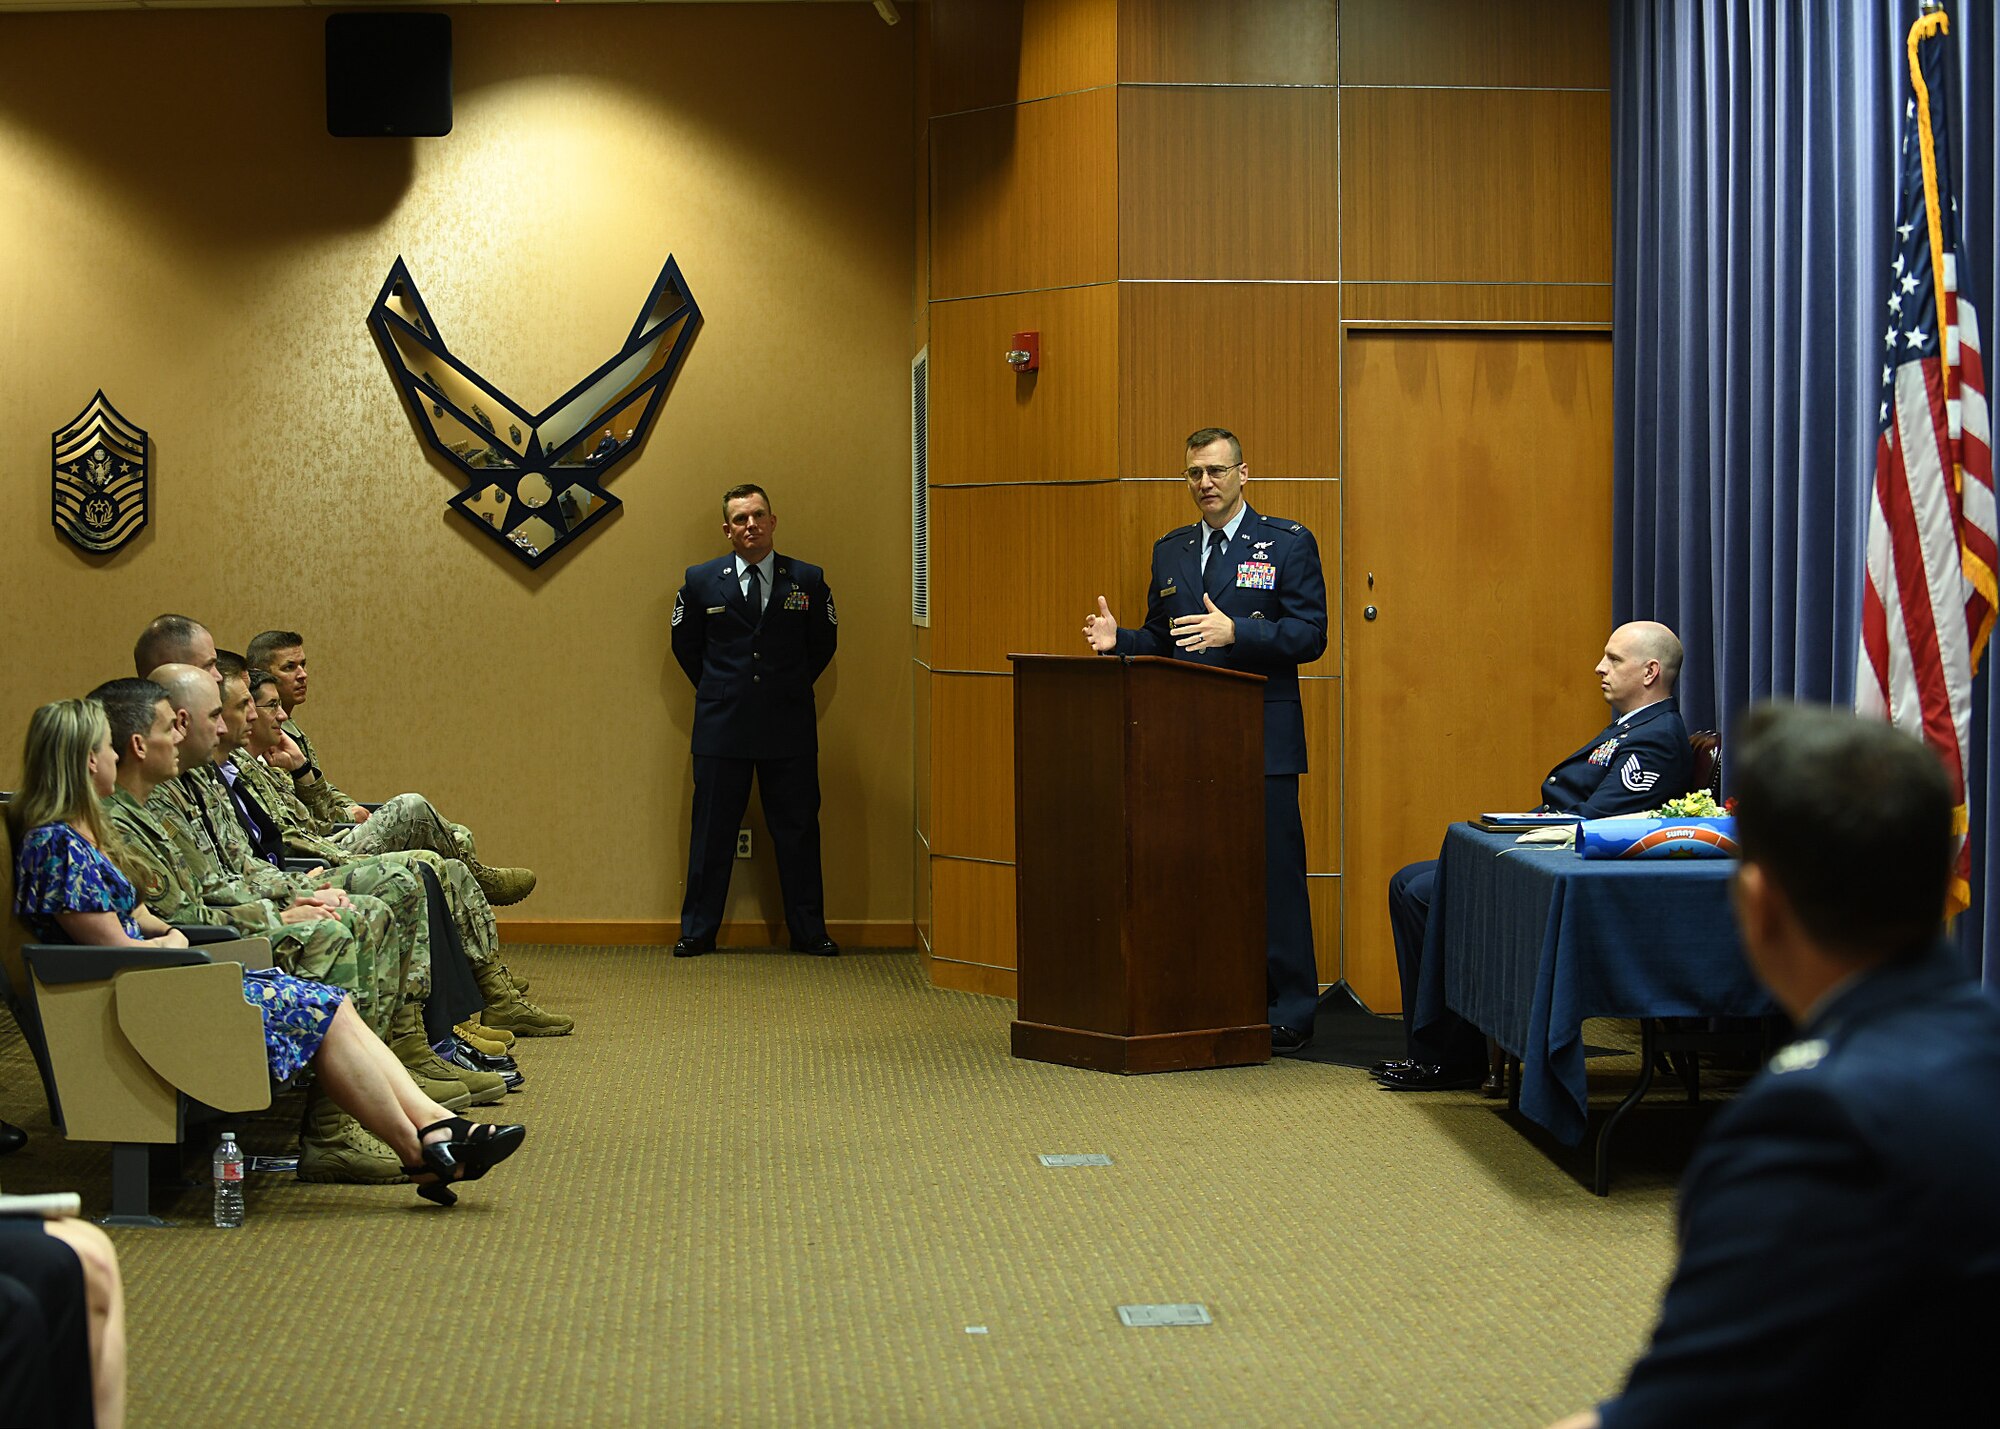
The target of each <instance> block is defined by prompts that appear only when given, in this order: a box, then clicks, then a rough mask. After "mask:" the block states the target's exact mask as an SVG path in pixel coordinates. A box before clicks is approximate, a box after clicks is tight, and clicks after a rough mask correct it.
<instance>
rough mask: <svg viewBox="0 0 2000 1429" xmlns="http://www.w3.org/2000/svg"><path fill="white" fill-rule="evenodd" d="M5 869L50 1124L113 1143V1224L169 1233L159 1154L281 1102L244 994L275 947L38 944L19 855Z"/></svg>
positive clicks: (3, 949) (10, 975)
mask: <svg viewBox="0 0 2000 1429" xmlns="http://www.w3.org/2000/svg"><path fill="white" fill-rule="evenodd" d="M0 862H4V865H5V867H4V869H0V897H4V898H5V900H6V908H7V909H8V910H10V911H9V912H8V913H7V914H6V915H5V916H4V917H0V970H4V972H5V975H6V995H7V1003H8V1006H9V1007H10V1008H11V1009H12V1011H13V1013H14V1020H15V1022H16V1023H17V1024H19V1026H20V1028H21V1035H22V1037H23V1038H24V1039H25V1040H26V1041H27V1044H28V1049H29V1051H31V1052H32V1053H33V1054H34V1058H35V1065H36V1067H37V1069H38V1070H39V1071H40V1072H41V1076H42V1089H43V1091H44V1092H45V1093H46V1094H47V1096H48V1102H49V1120H50V1121H52V1122H54V1123H55V1126H56V1129H57V1130H59V1131H61V1132H62V1134H63V1136H64V1137H65V1138H67V1139H68V1140H70V1141H101V1142H108V1143H109V1144H110V1146H111V1213H110V1214H109V1215H108V1216H106V1217H104V1220H105V1223H106V1224H108V1225H132V1226H158V1225H164V1224H165V1222H163V1221H161V1220H159V1219H158V1218H157V1217H155V1216H154V1215H152V1213H151V1210H150V1194H151V1186H150V1181H151V1170H152V1148H153V1147H155V1146H178V1145H179V1144H181V1143H182V1142H183V1141H184V1140H185V1139H186V1137H187V1130H188V1124H189V1122H190V1120H193V1121H195V1122H196V1123H197V1124H198V1123H199V1122H200V1121H202V1120H205V1119H207V1118H208V1117H209V1116H212V1115H213V1114H214V1113H219V1112H227V1113H240V1112H250V1111H261V1110H263V1109H265V1108H266V1107H268V1106H270V1104H271V1090H272V1087H271V1073H270V1064H269V1063H268V1062H267V1061H266V1060H265V1055H264V1022H263V1017H262V1015H261V1014H260V1013H259V1012H258V1011H257V1009H256V1008H254V1007H252V1006H251V1005H250V1004H249V1003H247V1002H245V1001H244V1000H243V970H244V969H245V968H262V967H269V966H271V945H270V942H269V941H268V940H266V939H264V938H237V937H236V935H235V934H234V933H232V932H231V931H230V930H228V929H221V928H195V929H183V930H182V931H183V932H186V933H188V935H189V942H190V943H193V944H201V946H190V947H186V948H134V947H124V948H92V947H80V946H75V945H49V944H40V943H34V942H30V941H29V940H28V935H27V929H26V927H25V926H24V925H23V924H22V922H21V920H20V919H18V918H16V917H14V916H13V914H12V912H11V910H12V908H13V906H14V860H13V856H12V850H11V848H9V849H8V850H7V857H6V858H5V859H4V860H0Z"/></svg>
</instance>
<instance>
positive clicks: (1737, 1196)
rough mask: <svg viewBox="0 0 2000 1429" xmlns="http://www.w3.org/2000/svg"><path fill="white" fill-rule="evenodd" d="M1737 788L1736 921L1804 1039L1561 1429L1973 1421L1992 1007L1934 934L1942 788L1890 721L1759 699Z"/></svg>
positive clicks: (1999, 1174) (1992, 1253) (1689, 1203)
mask: <svg viewBox="0 0 2000 1429" xmlns="http://www.w3.org/2000/svg"><path fill="white" fill-rule="evenodd" d="M1735 792H1736V839H1737V844H1738V846H1739V847H1740V848H1741V850H1742V865H1741V869H1740V871H1739V872H1738V874H1737V877H1736V887H1735V895H1736V916H1737V924H1738V926H1739V927H1740V928H1741V929H1742V933H1743V945H1744V947H1745V949H1746V950H1747V952H1748V954H1749V958H1750V962H1751V965H1752V967H1754V968H1755V969H1756V972H1757V976H1758V977H1759V978H1760V979H1762V981H1763V982H1764V983H1765V985H1766V986H1768V987H1769V988H1770V989H1771V995H1772V996H1773V997H1775V998H1776V999H1777V1000H1778V1003H1779V1005H1780V1006H1782V1007H1783V1008H1784V1009H1785V1011H1786V1012H1787V1013H1788V1014H1790V1016H1791V1017H1792V1019H1793V1021H1794V1022H1795V1023H1796V1024H1797V1025H1798V1029H1799V1032H1798V1040H1797V1041H1795V1042H1793V1043H1792V1044H1791V1045H1790V1046H1788V1047H1786V1048H1784V1049H1783V1050H1782V1051H1780V1052H1779V1053H1778V1054H1777V1056H1775V1057H1773V1058H1772V1059H1771V1064H1770V1066H1769V1067H1767V1068H1766V1069H1765V1070H1764V1072H1763V1073H1762V1074H1761V1075H1760V1076H1759V1077H1758V1078H1757V1079H1756V1080H1755V1081H1753V1082H1752V1083H1751V1084H1750V1086H1749V1087H1748V1088H1747V1089H1746V1090H1745V1091H1744V1093H1743V1094H1742V1096H1741V1097H1739V1098H1738V1099H1737V1100H1736V1102H1735V1104H1734V1105H1732V1106H1730V1107H1728V1108H1727V1109H1726V1110H1725V1111H1723V1112H1722V1113H1721V1114H1720V1115H1719V1116H1718V1117H1717V1118H1716V1119H1715V1122H1714V1124H1713V1125H1712V1126H1711V1127H1710V1129H1709V1133H1708V1136H1707V1138H1706V1139H1705V1140H1704V1141H1703V1143H1702V1145H1701V1147H1700V1148H1699V1149H1698V1150H1697V1151H1696V1153H1695V1156H1694V1159H1693V1161H1692V1162H1691V1163H1690V1164H1689V1166H1688V1170H1687V1175H1686V1177H1685V1179H1684V1180H1683V1181H1682V1183H1681V1200H1680V1242H1681V1246H1680V1263H1679V1265H1678V1266H1676V1268H1675V1270H1674V1276H1673V1280H1672V1282H1671V1283H1670V1284H1669V1285H1668V1287H1667V1292H1666V1299H1665V1302H1664V1303H1663V1304H1662V1306H1661V1308H1660V1319H1659V1323H1658V1324H1657V1325H1656V1326H1655V1327H1654V1330H1653V1339H1652V1344H1651V1347H1650V1348H1649V1349H1648V1350H1647V1351H1646V1353H1645V1355H1644V1356H1643V1357H1642V1358H1641V1359H1640V1360H1639V1362H1638V1363H1637V1364H1636V1365H1634V1366H1633V1368H1632V1372H1631V1376H1630V1378H1629V1379H1628V1380H1627V1381H1626V1384H1625V1389H1624V1392H1623V1393H1622V1394H1620V1395H1619V1396H1618V1397H1617V1398H1616V1399H1613V1400H1611V1401H1610V1402H1609V1403H1607V1404H1605V1405H1603V1406H1601V1408H1600V1409H1599V1410H1598V1411H1597V1412H1595V1413H1586V1414H1583V1415H1580V1416H1578V1417H1576V1418H1575V1419H1573V1420H1570V1421H1568V1422H1569V1423H1571V1424H1575V1425H1591V1424H1596V1423H1599V1422H1602V1423H1603V1424H1604V1425H1606V1426H1627V1425H1655V1424H1657V1425H1684V1424H1899V1423H1913V1422H1916V1423H1920V1422H1928V1421H1932V1420H1938V1419H1944V1420H1951V1419H1960V1418H1971V1419H1977V1418H1978V1417H1979V1416H1980V1415H1981V1414H1984V1413H1990V1412H1991V1400H1992V1394H1991V1380H1992V1355H1993V1345H1994V1337H1995V1333H1996V1331H2000V1131H1996V1127H1995V1122H1994V1108H1995V1107H1996V1106H2000V1005H1996V1004H1995V1003H1994V1001H1993V999H1992V997H1991V996H1990V994H1989V993H1987V992H1986V991H1985V990H1983V989H1981V988H1979V987H1978V986H1977V985H1975V984H1974V983H1973V982H1972V981H1971V979H1970V977H1969V975H1968V972H1967V968H1966V964H1965V961H1964V959H1963V958H1962V957H1961V956H1960V954H1959V953H1958V951H1957V950H1956V949H1955V948H1953V947H1951V946H1950V945H1948V944H1945V943H1943V942H1942V941H1941V940H1940V938H1939V933H1940V922H1941V918H1942V914H1943V911H1944V906H1945V889H1946V886H1947V880H1948V879H1949V876H1950V872H1951V865H1952V860H1953V855H1954V853H1955V846H1956V842H1957V840H1956V838H1955V837H1954V835H1953V832H1952V823H1953V805H1954V804H1955V803H1956V800H1955V798H1954V797H1953V795H1952V792H1951V786H1950V784H1949V783H1948V781H1947V780H1946V778H1945V774H1944V771H1943V769H1942V768H1941V767H1940V766H1939V764H1938V761H1937V759H1936V758H1935V757H1934V756H1933V755H1932V753H1931V751H1930V750H1928V749H1926V748H1925V747H1924V746H1923V745H1921V744H1918V743H1917V742H1916V741H1915V740H1913V739H1911V738H1909V737H1907V736H1905V735H1903V734H1900V733H1898V732H1896V731H1895V730H1893V729H1891V728H1889V727H1888V726H1886V725H1881V724H1876V723H1874V722H1872V721H1862V720H1858V719H1856V718H1854V717H1853V716H1852V715H1849V714H1847V713H1846V712H1844V711H1834V710H1828V709H1814V708H1808V707H1792V708H1781V707H1766V708H1764V709H1761V710H1758V711H1755V712H1754V713H1753V714H1752V716H1751V718H1750V721H1749V727H1748V731H1747V734H1746V737H1745V738H1744V740H1743V741H1742V743H1741V745H1740V747H1739V751H1738V755H1737V761H1736V769H1735ZM1981 1404H1985V1405H1987V1406H1988V1407H1987V1408H1986V1409H1983V1410H1982V1409H1980V1408H1979V1407H1978V1406H1980V1405H1981Z"/></svg>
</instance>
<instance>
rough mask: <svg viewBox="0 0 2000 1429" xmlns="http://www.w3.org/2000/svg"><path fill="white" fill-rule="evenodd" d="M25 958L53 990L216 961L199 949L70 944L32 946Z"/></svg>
mask: <svg viewBox="0 0 2000 1429" xmlns="http://www.w3.org/2000/svg"><path fill="white" fill-rule="evenodd" d="M21 956H22V957H23V958H24V959H26V960H27V964H28V967H29V969H30V970H31V971H32V972H33V973H34V975H35V976H36V978H38V979H39V980H41V981H42V982H44V983H46V984H47V985H48V986H50V987H61V986H63V985H64V984H65V983H73V982H103V981H104V980H105V979H107V978H109V977H111V976H112V975H113V974H114V973H121V972H124V971H126V970H127V969H129V968H185V967H194V966H197V965H199V964H201V963H206V962H211V961H213V959H211V958H210V957H209V956H208V954H207V953H204V952H202V951H200V950H199V949H196V948H89V947H78V946H76V945H75V944H69V943H64V944H57V943H29V944H27V945H25V946H24V947H23V948H22V949H21Z"/></svg>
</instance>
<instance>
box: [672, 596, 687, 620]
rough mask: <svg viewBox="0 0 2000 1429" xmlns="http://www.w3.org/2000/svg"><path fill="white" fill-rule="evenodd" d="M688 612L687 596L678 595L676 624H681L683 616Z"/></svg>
mask: <svg viewBox="0 0 2000 1429" xmlns="http://www.w3.org/2000/svg"><path fill="white" fill-rule="evenodd" d="M686 614H687V598H686V597H685V596H681V595H676V596H675V597H674V624H676V625H679V624H680V623H681V617H682V616H684V615H686Z"/></svg>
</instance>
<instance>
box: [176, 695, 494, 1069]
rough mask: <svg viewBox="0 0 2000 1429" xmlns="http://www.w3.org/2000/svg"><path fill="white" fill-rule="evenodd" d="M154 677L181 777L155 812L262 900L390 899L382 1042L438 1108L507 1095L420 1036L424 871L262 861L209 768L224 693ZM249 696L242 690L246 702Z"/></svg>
mask: <svg viewBox="0 0 2000 1429" xmlns="http://www.w3.org/2000/svg"><path fill="white" fill-rule="evenodd" d="M153 674H154V681H155V683H157V684H159V685H160V686H162V687H163V688H164V689H165V690H166V692H167V699H168V701H169V702H170V703H171V704H172V705H173V707H174V712H175V715H176V717H177V719H179V720H180V722H181V729H182V736H181V746H180V754H179V763H180V767H181V772H180V775H179V777H178V778H176V779H173V780H171V781H169V782H167V783H165V784H162V785H161V786H160V787H159V788H158V789H156V790H154V791H153V796H152V800H151V803H152V804H153V805H154V806H156V808H159V809H161V810H162V811H165V810H171V811H172V812H173V813H175V814H178V815H179V817H180V819H181V822H182V824H183V826H184V827H185V828H186V829H187V830H188V832H189V834H190V835H191V836H192V837H193V838H194V840H195V841H196V843H197V844H198V845H199V846H200V848H201V850H202V852H204V853H205V854H207V855H208V858H209V860H210V862H211V864H212V865H213V866H215V867H217V868H219V869H220V870H221V872H222V874H223V876H224V877H225V878H227V879H229V880H230V881H231V882H236V883H241V884H242V885H243V886H245V887H247V888H248V889H250V891H251V892H253V893H255V894H257V895H258V896H260V897H264V898H282V897H285V896H287V895H291V896H298V895H300V894H305V895H312V894H315V893H317V892H320V891H333V892H337V893H340V894H344V895H347V896H355V895H359V896H363V897H372V898H378V899H380V900H381V901H382V902H383V903H385V904H387V905H388V907H389V912H390V925H389V943H388V946H389V947H390V948H391V949H392V950H393V956H394V960H395V961H396V963H397V964H398V965H399V966H400V967H401V969H402V970H403V976H404V982H403V987H402V996H401V998H400V1000H398V1001H396V1003H395V1005H394V1011H393V1013H392V1014H391V1016H390V1019H389V1025H388V1027H387V1029H386V1030H384V1031H382V1034H381V1036H382V1040H383V1041H384V1042H386V1043H387V1044H388V1045H389V1050H390V1051H392V1052H394V1053H395V1054H396V1057H397V1060H398V1061H400V1062H402V1064H403V1065H404V1066H405V1067H407V1068H408V1069H409V1071H410V1074H411V1075H412V1076H413V1077H415V1078H416V1079H417V1081H418V1083H419V1084H420V1085H422V1086H424V1088H425V1090H426V1093H427V1094H428V1095H431V1098H432V1100H433V1101H436V1102H438V1103H439V1104H440V1105H442V1104H443V1103H444V1102H445V1101H446V1100H448V1099H449V1098H451V1097H453V1096H454V1095H456V1094H459V1093H465V1094H467V1098H466V1099H467V1101H468V1102H469V1103H470V1104H471V1105H474V1106H490V1105H492V1104H493V1103H494V1102H497V1101H500V1100H502V1099H504V1098H505V1096H506V1094H507V1086H506V1082H505V1080H504V1079H503V1078H502V1077H501V1076H500V1075H498V1074H496V1073H492V1072H485V1071H475V1070H472V1069H470V1068H464V1067H454V1066H452V1065H450V1064H449V1063H447V1062H445V1061H444V1060H443V1059H442V1058H441V1057H439V1056H438V1055H437V1053H436V1051H434V1050H433V1049H432V1047H431V1045H430V1039H429V1038H428V1037H427V1036H426V1035H425V1033H424V999H425V998H427V997H428V996H429V995H430V988H431V946H430V902H429V898H430V895H429V893H428V891H427V890H426V889H425V887H424V881H423V878H422V876H421V875H420V874H418V873H417V871H416V870H415V868H413V867H411V866H410V865H409V864H407V863H395V862H391V861H388V860H384V859H368V860H364V861H361V862H358V863H354V864H350V865H349V866H347V867H345V868H339V869H334V870H331V871H328V870H323V869H316V870H314V871H313V872H312V873H310V874H289V873H285V872H283V871H281V870H280V869H278V868H275V867H273V866H272V865H271V864H269V863H266V862H265V861H264V860H263V859H261V858H259V857H258V856H257V854H256V852H255V850H253V849H252V848H251V846H250V842H249V839H248V838H247V837H246V836H245V834H244V832H243V827H242V825H241V824H239V823H238V822H237V819H236V811H235V810H234V809H233V808H232V807H231V805H230V801H229V795H228V793H227V791H226V790H225V789H224V788H223V785H222V781H221V780H220V779H219V778H218V777H216V775H215V773H214V772H213V760H214V759H215V757H216V754H217V749H218V744H219V742H220V740H221V738H222V737H223V735H224V733H225V725H224V722H223V718H222V696H221V693H220V692H219V691H218V690H217V688H216V686H215V682H214V681H213V680H210V679H209V678H208V677H207V675H206V673H205V672H203V671H201V670H197V669H195V668H194V667H192V666H189V665H164V666H162V667H161V668H160V669H158V670H156V671H154V672H153ZM239 687H240V682H239ZM248 703H249V701H248V698H247V697H246V698H245V700H244V704H245V706H246V707H247V706H248ZM385 961H386V959H385ZM288 971H292V970H291V969H288ZM301 975H302V976H314V975H313V974H310V973H303V974H301Z"/></svg>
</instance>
